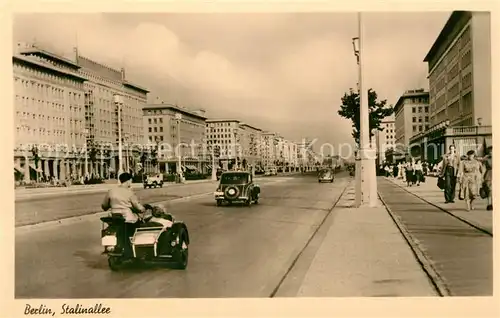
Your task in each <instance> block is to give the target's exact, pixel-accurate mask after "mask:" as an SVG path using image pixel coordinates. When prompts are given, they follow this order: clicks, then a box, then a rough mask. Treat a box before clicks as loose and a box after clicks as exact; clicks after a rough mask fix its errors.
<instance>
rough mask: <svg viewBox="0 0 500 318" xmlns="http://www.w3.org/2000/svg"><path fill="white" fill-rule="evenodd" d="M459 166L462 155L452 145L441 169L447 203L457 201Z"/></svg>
mask: <svg viewBox="0 0 500 318" xmlns="http://www.w3.org/2000/svg"><path fill="white" fill-rule="evenodd" d="M459 166H460V157H459V155H458V154H457V151H456V148H455V145H450V147H449V152H448V153H447V154H446V155H444V157H443V161H442V166H441V171H440V177H441V178H444V199H445V203H453V202H455V192H456V187H457V173H458V167H459Z"/></svg>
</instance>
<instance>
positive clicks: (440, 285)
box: [377, 192, 452, 297]
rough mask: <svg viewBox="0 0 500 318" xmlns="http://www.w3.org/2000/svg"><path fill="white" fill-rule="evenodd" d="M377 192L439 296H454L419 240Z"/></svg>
mask: <svg viewBox="0 0 500 318" xmlns="http://www.w3.org/2000/svg"><path fill="white" fill-rule="evenodd" d="M377 194H378V197H379V199H380V201H382V204H383V205H384V206H385V209H386V210H387V212H388V213H389V215H390V216H391V219H392V220H393V221H394V223H395V224H396V226H397V228H398V229H399V232H400V233H401V235H403V237H404V239H405V241H406V242H407V243H408V245H409V246H410V248H411V250H412V251H413V254H414V255H415V257H416V259H417V261H418V263H419V264H420V266H421V267H422V269H423V270H424V272H425V273H426V275H427V277H428V278H429V280H430V281H431V283H432V285H433V286H434V288H435V289H436V291H437V292H438V294H439V296H441V297H446V296H452V295H451V292H450V290H449V289H448V287H447V285H446V282H445V280H444V278H443V277H441V275H439V274H438V272H437V271H436V269H435V268H434V265H433V263H432V261H431V260H430V259H429V258H428V257H427V256H426V255H425V253H424V252H423V251H422V249H421V248H420V246H419V241H418V240H417V239H415V238H414V237H413V236H412V235H411V234H410V232H409V231H408V229H407V228H406V226H404V224H403V223H402V222H401V220H400V219H399V217H398V216H397V215H396V214H395V213H394V212H392V210H391V208H389V206H388V205H387V204H386V202H385V200H384V199H383V196H382V195H381V193H380V192H378V193H377Z"/></svg>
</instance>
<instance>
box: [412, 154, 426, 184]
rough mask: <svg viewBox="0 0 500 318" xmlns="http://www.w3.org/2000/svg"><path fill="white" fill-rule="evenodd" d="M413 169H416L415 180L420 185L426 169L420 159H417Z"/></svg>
mask: <svg viewBox="0 0 500 318" xmlns="http://www.w3.org/2000/svg"><path fill="white" fill-rule="evenodd" d="M413 169H414V171H415V181H416V183H417V186H419V185H420V182H423V181H424V171H423V167H422V163H421V161H420V160H417V161H416V162H415V164H414V165H413Z"/></svg>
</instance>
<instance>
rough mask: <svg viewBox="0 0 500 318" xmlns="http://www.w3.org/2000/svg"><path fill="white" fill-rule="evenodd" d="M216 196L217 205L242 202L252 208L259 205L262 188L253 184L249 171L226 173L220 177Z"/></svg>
mask: <svg viewBox="0 0 500 318" xmlns="http://www.w3.org/2000/svg"><path fill="white" fill-rule="evenodd" d="M214 196H215V201H216V202H217V205H221V204H222V203H223V202H227V203H229V204H231V203H233V202H242V203H244V204H245V205H247V206H250V205H251V204H252V203H255V204H258V203H259V196H260V186H259V185H257V184H255V183H253V178H252V174H251V173H249V172H247V171H226V172H224V173H222V175H221V176H220V182H219V186H218V187H217V190H216V191H215V193H214Z"/></svg>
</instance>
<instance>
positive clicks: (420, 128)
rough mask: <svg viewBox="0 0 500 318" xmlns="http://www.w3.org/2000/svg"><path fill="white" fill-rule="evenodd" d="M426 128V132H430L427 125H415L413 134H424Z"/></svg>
mask: <svg viewBox="0 0 500 318" xmlns="http://www.w3.org/2000/svg"><path fill="white" fill-rule="evenodd" d="M424 127H425V130H428V129H429V125H425V126H422V125H413V132H417V131H418V132H422V131H424Z"/></svg>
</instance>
